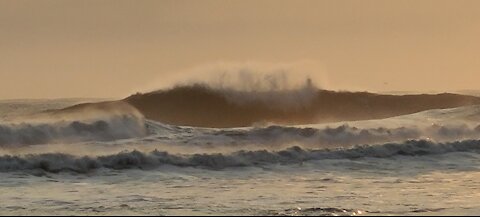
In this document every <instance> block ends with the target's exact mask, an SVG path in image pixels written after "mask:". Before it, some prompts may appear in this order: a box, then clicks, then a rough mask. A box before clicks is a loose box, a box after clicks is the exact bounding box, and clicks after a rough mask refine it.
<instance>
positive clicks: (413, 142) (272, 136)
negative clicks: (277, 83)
mask: <svg viewBox="0 0 480 217" xmlns="http://www.w3.org/2000/svg"><path fill="white" fill-rule="evenodd" d="M85 101H88V100H74V99H63V100H9V101H0V177H1V178H0V201H1V202H0V215H288V216H290V215H293V216H297V215H298V216H303V215H346V216H349V215H474V214H478V213H480V205H479V204H478V203H477V200H478V198H480V191H479V190H478V189H480V179H479V178H480V106H467V107H460V108H453V109H436V110H428V111H423V112H419V113H415V114H411V115H403V116H397V117H392V118H387V119H380V120H366V121H351V122H336V123H323V124H310V125H274V124H268V123H264V124H262V125H256V126H254V127H240V128H201V127H188V126H175V125H169V124H164V123H159V122H156V121H153V120H148V119H145V118H144V117H142V116H141V115H139V114H137V113H134V112H127V113H125V114H115V115H113V116H110V115H105V114H84V115H76V116H68V117H66V116H65V117H63V116H62V117H58V116H56V117H49V116H38V115H36V114H37V113H38V112H41V111H45V110H52V109H59V108H64V107H67V106H70V105H74V104H76V103H80V102H85ZM32 115H33V116H32Z"/></svg>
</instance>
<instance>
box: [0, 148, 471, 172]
mask: <svg viewBox="0 0 480 217" xmlns="http://www.w3.org/2000/svg"><path fill="white" fill-rule="evenodd" d="M451 152H475V153H479V152H480V140H467V141H458V142H450V143H435V142H431V141H427V140H412V141H406V142H404V143H388V144H384V145H378V146H367V145H365V146H356V147H353V148H350V149H334V150H328V149H323V150H306V149H302V148H300V147H296V146H295V147H292V148H288V149H286V150H283V151H277V152H270V151H239V152H235V153H232V154H195V155H173V154H169V153H167V152H161V151H154V152H151V153H142V152H139V151H133V152H124V153H119V154H114V155H108V156H101V157H88V156H85V157H75V156H72V155H68V154H41V155H25V156H2V157H0V171H2V172H11V171H26V170H37V171H38V170H40V171H45V172H51V173H59V172H74V173H89V172H93V171H95V170H98V169H102V168H105V169H114V170H123V169H154V168H156V167H159V166H162V165H172V166H178V167H200V168H204V169H225V168H231V167H251V166H264V165H271V164H298V163H302V162H306V161H312V160H323V159H358V158H366V157H371V158H390V157H395V156H424V155H439V154H446V153H451Z"/></svg>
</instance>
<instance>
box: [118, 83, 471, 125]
mask: <svg viewBox="0 0 480 217" xmlns="http://www.w3.org/2000/svg"><path fill="white" fill-rule="evenodd" d="M124 101H125V102H127V103H129V104H131V105H132V106H134V107H135V108H137V109H138V110H139V111H140V112H141V113H142V114H143V115H144V116H145V117H146V118H148V119H151V120H155V121H159V122H162V123H168V124H174V125H182V126H185V125H186V126H197V127H246V126H252V125H255V124H258V123H265V122H267V123H276V124H287V125H292V124H313V123H326V122H338V121H354V120H369V119H381V118H388V117H393V116H398V115H406V114H412V113H416V112H420V111H425V110H430V109H445V108H454V107H460V106H468V105H476V104H480V98H477V97H473V96H465V95H458V94H437V95H404V96H398V95H379V94H372V93H363V92H356V93H353V92H334V91H327V90H320V89H317V88H316V87H314V86H313V85H312V84H311V83H310V82H308V80H307V82H306V84H305V86H304V87H299V88H297V89H287V90H272V91H268V90H265V91H242V90H234V89H219V88H212V87H210V86H208V85H203V84H196V85H189V86H178V87H174V88H172V89H168V90H162V91H157V92H151V93H146V94H136V95H133V96H130V97H128V98H126V99H125V100H124Z"/></svg>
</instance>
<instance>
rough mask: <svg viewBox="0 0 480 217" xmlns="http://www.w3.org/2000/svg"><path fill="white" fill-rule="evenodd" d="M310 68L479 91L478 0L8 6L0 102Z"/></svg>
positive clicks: (369, 81) (0, 37) (379, 85)
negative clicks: (215, 74) (262, 69)
mask: <svg viewBox="0 0 480 217" xmlns="http://www.w3.org/2000/svg"><path fill="white" fill-rule="evenodd" d="M305 60H306V61H309V62H314V63H316V64H318V66H321V67H319V68H318V73H326V74H327V75H328V76H326V77H328V81H325V83H326V84H328V85H327V86H328V87H330V88H341V89H350V88H351V89H364V90H370V91H389V90H396V91H397V90H399V91H402V90H409V91H410V90H414V91H428V90H437V91H443V90H463V89H480V87H479V84H480V1H476V0H472V1H460V0H452V1H440V0H432V1H422V0H412V1H404V0H402V1H400V0H389V1H386V0H378V1H368V0H361V1H360V0H352V1H342V0H332V1H320V0H315V1H299V0H292V1H280V0H272V1H261V0H252V1H248V0H241V1H228V0H218V1H206V0H201V1H200V0H191V1H181V0H173V1H166V0H165V1H162V0H155V1H143V0H132V1H122V0H113V1H109V0H98V1H97V0H95V1H89V0H58V1H47V0H30V1H23V0H11V1H8V0H0V98H46V97H55V98H57V97H123V96H126V95H128V94H129V93H131V92H133V91H135V90H138V89H141V88H142V86H143V85H146V84H148V83H150V82H151V81H153V80H161V79H162V77H166V76H169V75H172V74H178V73H181V72H182V71H185V70H188V69H189V68H192V67H197V66H199V65H205V64H212V63H218V62H233V63H238V64H242V63H244V62H268V63H286V62H297V61H305ZM313 65H315V64H313ZM312 70H317V69H312Z"/></svg>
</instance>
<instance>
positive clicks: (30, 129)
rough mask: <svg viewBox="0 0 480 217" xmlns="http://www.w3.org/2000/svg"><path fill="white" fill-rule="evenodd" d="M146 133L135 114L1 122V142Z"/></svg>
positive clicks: (17, 143)
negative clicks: (10, 122) (66, 119)
mask: <svg viewBox="0 0 480 217" xmlns="http://www.w3.org/2000/svg"><path fill="white" fill-rule="evenodd" d="M145 135H146V132H145V124H144V122H143V121H142V120H141V119H139V117H137V116H132V115H121V116H113V117H107V118H104V119H100V120H91V121H57V122H53V123H20V124H0V146H22V145H37V144H47V143H56V142H69V143H70V142H82V141H112V140H117V139H126V138H132V137H141V136H145Z"/></svg>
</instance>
